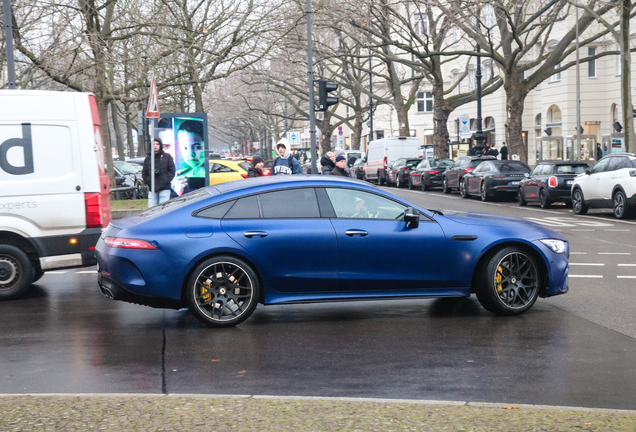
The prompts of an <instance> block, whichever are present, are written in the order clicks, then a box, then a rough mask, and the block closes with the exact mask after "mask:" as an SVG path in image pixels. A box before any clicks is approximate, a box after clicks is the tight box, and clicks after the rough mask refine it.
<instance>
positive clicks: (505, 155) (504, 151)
mask: <svg viewBox="0 0 636 432" xmlns="http://www.w3.org/2000/svg"><path fill="white" fill-rule="evenodd" d="M500 154H501V160H508V146H507V145H506V142H505V141H504V142H503V145H502V146H501V151H500Z"/></svg>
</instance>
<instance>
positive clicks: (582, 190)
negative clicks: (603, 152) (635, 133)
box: [572, 153, 636, 219]
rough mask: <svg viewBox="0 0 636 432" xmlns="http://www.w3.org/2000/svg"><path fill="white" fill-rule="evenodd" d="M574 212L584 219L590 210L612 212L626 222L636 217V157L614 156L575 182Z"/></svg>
mask: <svg viewBox="0 0 636 432" xmlns="http://www.w3.org/2000/svg"><path fill="white" fill-rule="evenodd" d="M572 208H573V209H574V213H576V214H577V215H584V214H586V213H587V211H588V209H589V208H611V209H613V210H614V216H616V217H617V218H619V219H626V218H629V217H632V216H634V214H635V213H636V155H634V154H633V153H614V154H611V155H608V156H605V157H604V158H602V159H601V160H599V161H598V162H597V163H596V165H594V167H593V168H592V169H588V170H586V171H585V174H581V175H579V176H578V177H576V178H575V179H574V184H573V185H572Z"/></svg>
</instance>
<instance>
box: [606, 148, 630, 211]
mask: <svg viewBox="0 0 636 432" xmlns="http://www.w3.org/2000/svg"><path fill="white" fill-rule="evenodd" d="M627 166H629V160H628V159H627V158H626V157H624V156H613V157H612V158H610V161H609V162H608V163H607V167H606V168H605V173H606V174H605V175H606V177H605V178H604V181H602V182H601V183H600V184H599V195H600V196H601V197H602V198H603V199H605V200H611V199H612V192H614V186H616V183H618V182H619V181H620V178H619V177H620V172H619V170H620V169H621V168H623V167H627Z"/></svg>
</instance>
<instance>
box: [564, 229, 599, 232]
mask: <svg viewBox="0 0 636 432" xmlns="http://www.w3.org/2000/svg"><path fill="white" fill-rule="evenodd" d="M570 231H580V232H594V231H596V230H584V229H571V230H570Z"/></svg>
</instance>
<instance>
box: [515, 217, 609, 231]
mask: <svg viewBox="0 0 636 432" xmlns="http://www.w3.org/2000/svg"><path fill="white" fill-rule="evenodd" d="M525 219H527V220H529V221H531V222H535V223H538V224H540V225H547V226H550V227H590V228H591V227H613V226H614V225H613V224H610V223H606V222H592V221H585V220H579V219H576V218H573V217H552V216H550V217H542V218H533V217H527V218H525ZM572 231H575V230H572ZM577 231H584V230H577ZM585 231H588V230H585ZM589 231H593V230H589Z"/></svg>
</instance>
